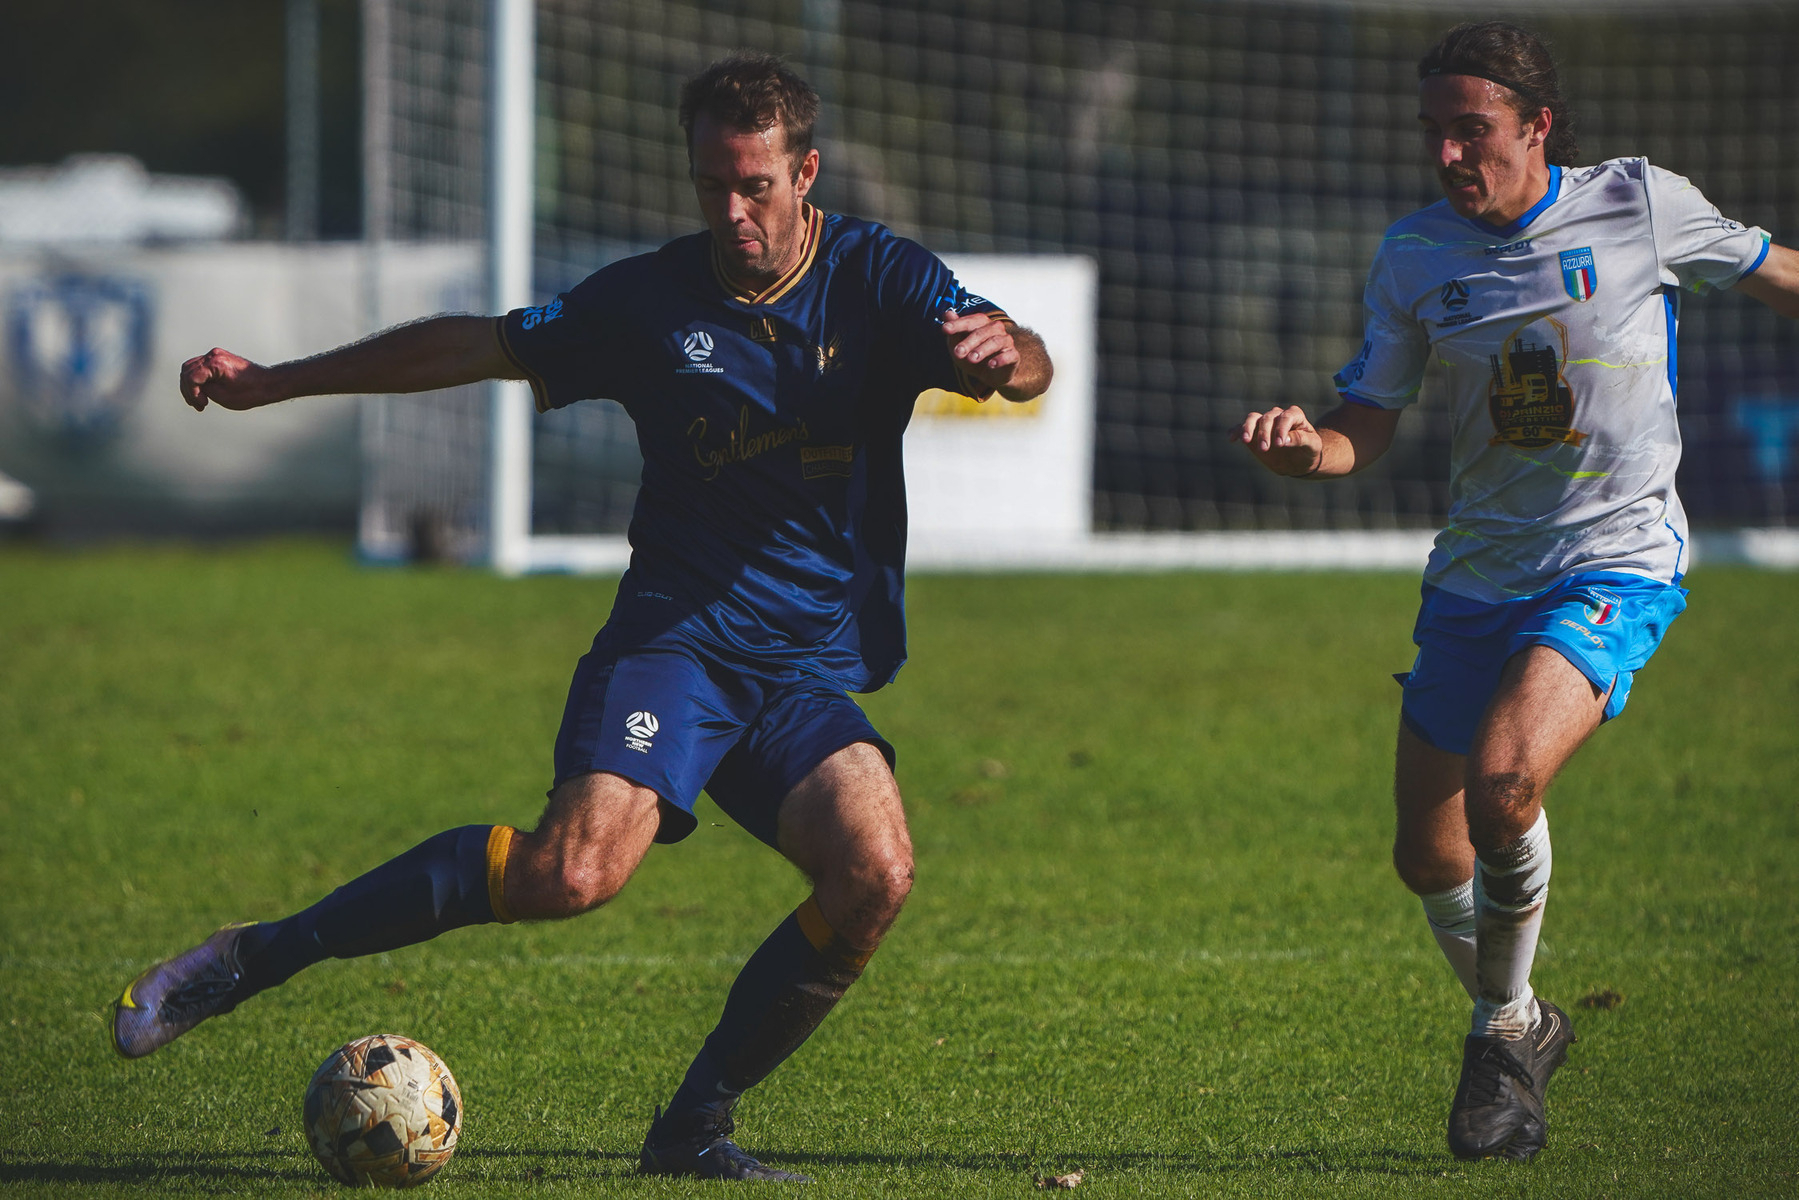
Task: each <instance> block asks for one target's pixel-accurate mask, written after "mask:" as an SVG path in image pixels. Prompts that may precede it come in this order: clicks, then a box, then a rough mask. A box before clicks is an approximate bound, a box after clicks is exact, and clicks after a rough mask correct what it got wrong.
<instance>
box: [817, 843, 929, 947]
mask: <svg viewBox="0 0 1799 1200" xmlns="http://www.w3.org/2000/svg"><path fill="white" fill-rule="evenodd" d="M911 892H912V856H911V855H910V854H892V855H884V856H881V857H879V858H875V859H865V860H863V861H860V862H856V863H846V864H844V867H843V868H842V869H841V870H839V871H834V872H829V873H827V875H826V876H825V877H824V878H822V879H820V880H818V894H819V898H820V902H821V903H823V902H825V901H826V898H827V897H828V898H829V901H830V905H829V907H830V909H831V910H832V911H831V912H830V913H829V916H830V918H831V922H832V925H833V926H834V927H835V928H836V930H837V932H838V933H840V934H842V935H843V936H844V937H845V938H847V939H848V940H849V941H850V942H851V943H853V944H855V945H858V946H874V945H877V944H878V943H879V942H880V940H881V939H882V938H883V937H884V936H886V933H887V930H888V929H890V928H891V927H892V925H893V922H894V921H895V920H897V919H898V917H899V914H900V909H901V908H903V907H904V906H905V903H906V897H907V896H909V895H910V894H911Z"/></svg>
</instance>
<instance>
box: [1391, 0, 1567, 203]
mask: <svg viewBox="0 0 1799 1200" xmlns="http://www.w3.org/2000/svg"><path fill="white" fill-rule="evenodd" d="M1432 75H1473V76H1476V77H1478V78H1481V79H1486V80H1489V81H1491V82H1493V83H1496V84H1498V85H1499V86H1500V87H1502V88H1505V89H1507V90H1508V91H1510V92H1511V93H1512V101H1511V104H1512V109H1513V111H1515V112H1516V113H1517V114H1518V116H1519V118H1520V119H1522V120H1526V121H1531V120H1535V119H1536V116H1537V113H1538V112H1540V111H1542V110H1543V109H1545V108H1546V109H1548V110H1549V116H1550V123H1549V138H1548V140H1547V141H1545V142H1544V143H1543V157H1544V158H1545V159H1546V160H1547V161H1548V163H1549V165H1550V166H1552V167H1572V166H1574V165H1576V161H1577V159H1578V158H1579V156H1580V147H1579V146H1578V145H1577V144H1576V143H1575V140H1574V113H1573V112H1572V111H1570V110H1569V108H1568V102H1567V101H1566V100H1564V99H1563V98H1562V89H1561V83H1560V82H1559V81H1558V80H1557V78H1556V73H1555V59H1554V58H1553V57H1552V56H1551V55H1550V53H1549V47H1548V45H1546V44H1545V43H1544V41H1543V39H1542V38H1540V37H1538V36H1537V35H1536V34H1534V33H1532V32H1530V31H1529V30H1528V29H1520V28H1519V27H1518V26H1516V25H1509V24H1507V23H1506V22H1504V21H1480V22H1474V21H1470V22H1467V23H1464V24H1461V25H1457V26H1456V27H1455V28H1454V29H1451V30H1450V31H1449V32H1448V33H1446V34H1444V35H1443V36H1442V38H1441V39H1439V40H1438V42H1437V44H1436V45H1434V46H1432V47H1431V48H1430V49H1429V50H1428V51H1426V52H1425V55H1424V57H1423V58H1421V59H1419V60H1418V78H1419V79H1421V80H1422V79H1427V78H1429V77H1430V76H1432Z"/></svg>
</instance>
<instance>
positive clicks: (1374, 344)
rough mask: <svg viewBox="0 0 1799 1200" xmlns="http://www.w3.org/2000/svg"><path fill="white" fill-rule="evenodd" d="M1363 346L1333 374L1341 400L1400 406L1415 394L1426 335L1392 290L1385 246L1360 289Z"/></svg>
mask: <svg viewBox="0 0 1799 1200" xmlns="http://www.w3.org/2000/svg"><path fill="white" fill-rule="evenodd" d="M1362 311H1363V324H1362V348H1361V350H1360V351H1358V352H1357V354H1356V356H1355V358H1354V359H1353V360H1351V362H1350V363H1349V365H1348V366H1346V367H1344V368H1343V369H1342V370H1341V371H1338V372H1337V373H1336V375H1334V376H1333V377H1332V382H1333V383H1335V384H1336V386H1337V390H1338V391H1339V392H1341V393H1342V394H1343V398H1344V399H1345V400H1349V401H1352V402H1354V403H1356V404H1366V405H1368V406H1370V407H1373V408H1404V407H1405V406H1406V405H1408V404H1410V403H1412V401H1414V400H1416V399H1417V398H1418V389H1419V387H1420V386H1421V385H1422V384H1423V383H1424V368H1425V366H1426V365H1427V364H1428V363H1429V362H1430V339H1429V338H1428V337H1426V336H1425V333H1424V327H1423V326H1422V325H1420V324H1419V323H1418V322H1417V320H1416V319H1414V318H1413V316H1412V314H1411V313H1410V312H1408V311H1406V310H1404V309H1402V308H1401V307H1400V306H1399V302H1398V301H1397V300H1396V299H1395V298H1394V296H1393V283H1392V266H1391V264H1390V263H1389V262H1388V260H1387V256H1386V252H1385V250H1384V249H1383V250H1382V251H1381V252H1379V253H1377V254H1376V255H1375V257H1374V265H1373V266H1372V267H1370V268H1369V270H1368V284H1367V286H1366V287H1364V288H1363V289H1362Z"/></svg>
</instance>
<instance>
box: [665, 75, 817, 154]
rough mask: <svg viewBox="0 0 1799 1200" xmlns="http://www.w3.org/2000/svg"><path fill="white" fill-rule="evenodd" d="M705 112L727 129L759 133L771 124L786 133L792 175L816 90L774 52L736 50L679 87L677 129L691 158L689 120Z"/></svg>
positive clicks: (805, 147)
mask: <svg viewBox="0 0 1799 1200" xmlns="http://www.w3.org/2000/svg"><path fill="white" fill-rule="evenodd" d="M702 113H705V114H707V115H710V116H711V117H713V118H714V119H716V120H717V121H718V122H719V123H720V124H721V125H725V126H727V127H729V128H732V129H750V130H755V131H757V132H760V131H762V130H764V129H769V128H771V127H773V126H775V125H779V126H780V127H781V130H782V132H783V133H784V134H785V135H786V141H787V152H788V154H790V155H791V156H792V157H793V170H794V174H796V175H797V174H798V173H799V169H800V163H801V162H802V161H804V159H805V157H806V153H807V152H808V151H809V150H811V149H812V127H813V126H814V125H816V124H817V123H818V93H817V92H815V91H813V90H812V85H811V84H809V83H807V82H806V81H805V80H804V79H801V78H800V77H799V75H797V74H795V73H794V71H793V70H792V69H790V68H789V67H788V66H787V64H786V63H785V62H784V61H782V60H781V59H780V58H779V57H778V56H776V55H773V54H763V53H761V52H759V51H754V50H739V51H738V52H737V53H735V54H732V55H730V56H729V57H727V58H721V59H719V60H718V61H717V62H715V63H713V64H712V65H711V66H709V67H707V68H706V69H705V70H704V71H701V72H700V73H699V74H698V75H695V76H694V77H693V78H692V79H689V80H688V81H687V82H686V83H684V84H682V85H681V129H682V130H683V131H684V132H685V133H686V134H687V155H688V158H689V159H690V160H691V159H692V157H693V124H694V122H695V121H696V120H697V119H698V118H699V116H700V114H702Z"/></svg>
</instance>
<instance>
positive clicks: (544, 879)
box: [506, 845, 630, 920]
mask: <svg viewBox="0 0 1799 1200" xmlns="http://www.w3.org/2000/svg"><path fill="white" fill-rule="evenodd" d="M515 871H516V874H515V873H514V872H515ZM629 878H630V873H629V872H628V871H619V870H616V869H614V865H613V864H609V863H605V862H593V861H588V860H586V859H584V858H582V857H578V856H574V855H571V854H568V853H566V852H565V851H564V850H563V848H562V847H558V846H553V845H538V846H533V847H529V848H528V851H527V853H526V854H524V855H523V856H521V857H520V858H519V859H518V860H517V861H516V862H515V863H514V864H512V866H511V867H509V869H508V874H507V880H506V896H507V900H508V904H509V906H510V907H511V908H512V910H513V911H514V912H515V913H516V914H517V915H518V916H520V917H524V918H535V919H538V920H549V919H555V918H558V917H576V916H580V915H581V914H582V913H584V912H591V911H593V910H594V909H596V908H598V907H600V905H602V904H604V903H606V902H607V901H608V900H610V899H612V898H613V897H614V896H616V895H618V894H619V892H620V891H622V890H623V889H624V886H625V881H626V880H627V879H629Z"/></svg>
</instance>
